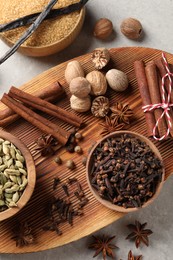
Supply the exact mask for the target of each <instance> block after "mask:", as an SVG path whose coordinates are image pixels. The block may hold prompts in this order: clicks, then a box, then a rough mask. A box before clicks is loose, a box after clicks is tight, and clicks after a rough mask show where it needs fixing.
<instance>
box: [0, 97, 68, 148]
mask: <svg viewBox="0 0 173 260" xmlns="http://www.w3.org/2000/svg"><path fill="white" fill-rule="evenodd" d="M1 101H2V102H3V103H4V104H5V105H7V106H8V107H10V108H11V109H13V110H14V111H15V112H16V113H17V114H18V115H20V116H21V117H23V118H24V119H25V120H26V121H28V122H30V123H31V124H32V125H34V126H36V127H37V128H39V129H40V130H41V131H43V132H45V133H46V134H51V135H52V136H53V137H55V138H56V139H57V140H58V141H59V142H60V143H61V144H63V145H65V144H66V143H67V141H68V138H69V136H70V133H69V132H67V131H65V130H64V129H62V128H60V127H58V126H55V124H53V123H52V122H50V121H49V120H47V119H45V118H44V117H42V116H40V115H38V114H36V113H35V112H33V111H32V110H31V109H29V108H27V107H25V106H24V105H22V104H21V103H19V102H17V101H15V100H13V99H12V98H11V97H9V96H8V95H7V94H4V95H3V97H2V99H1Z"/></svg>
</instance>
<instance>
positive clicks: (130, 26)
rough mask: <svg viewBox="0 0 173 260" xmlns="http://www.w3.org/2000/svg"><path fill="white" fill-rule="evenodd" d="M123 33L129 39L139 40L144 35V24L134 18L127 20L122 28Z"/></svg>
mask: <svg viewBox="0 0 173 260" xmlns="http://www.w3.org/2000/svg"><path fill="white" fill-rule="evenodd" d="M120 29H121V32H122V33H123V34H124V35H125V36H126V37H127V38H129V39H132V40H134V39H138V38H139V37H140V36H141V34H142V30H143V28H142V24H141V23H140V21H138V20H137V19H134V18H131V17H130V18H126V19H124V20H123V21H122V23H121V26H120Z"/></svg>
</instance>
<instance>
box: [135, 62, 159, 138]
mask: <svg viewBox="0 0 173 260" xmlns="http://www.w3.org/2000/svg"><path fill="white" fill-rule="evenodd" d="M134 69H135V75H136V79H137V83H138V87H139V91H140V95H141V98H142V104H143V106H146V105H150V104H151V98H150V94H149V89H148V82H147V78H146V74H145V66H144V62H143V61H135V62H134ZM145 120H146V124H147V132H148V136H153V128H154V126H155V124H156V121H155V118H154V114H153V112H146V113H145Z"/></svg>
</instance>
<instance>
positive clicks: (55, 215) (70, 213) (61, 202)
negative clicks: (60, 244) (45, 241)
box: [43, 177, 88, 235]
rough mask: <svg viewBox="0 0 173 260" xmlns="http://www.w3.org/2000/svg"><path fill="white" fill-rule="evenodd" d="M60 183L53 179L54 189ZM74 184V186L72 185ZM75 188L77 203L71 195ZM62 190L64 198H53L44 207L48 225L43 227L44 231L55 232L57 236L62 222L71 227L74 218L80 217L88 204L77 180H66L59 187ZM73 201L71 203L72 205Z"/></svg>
mask: <svg viewBox="0 0 173 260" xmlns="http://www.w3.org/2000/svg"><path fill="white" fill-rule="evenodd" d="M57 182H58V184H59V183H60V179H58V178H57V179H54V185H55V187H56V185H57ZM73 184H75V185H73ZM76 186H77V190H76V191H75V192H76V194H77V197H78V200H79V201H78V200H77V203H76V200H75V201H73V200H74V198H72V194H73V193H75V192H74V191H73V188H74V187H76ZM61 188H62V189H63V190H64V195H65V197H66V198H59V197H53V199H52V200H51V201H50V202H49V203H48V204H47V205H46V208H45V211H46V212H47V217H48V224H47V225H45V226H43V230H44V231H55V232H56V233H57V234H58V235H61V234H62V231H61V230H60V228H59V225H60V224H61V223H64V222H68V223H69V224H70V225H71V226H72V225H73V218H74V216H82V215H83V213H84V212H83V208H84V206H85V205H86V204H87V203H88V199H87V198H86V197H85V194H84V191H83V190H82V186H81V184H80V183H79V181H78V180H77V178H75V177H73V178H68V179H67V180H66V181H65V183H63V184H62V185H61ZM72 201H73V203H72Z"/></svg>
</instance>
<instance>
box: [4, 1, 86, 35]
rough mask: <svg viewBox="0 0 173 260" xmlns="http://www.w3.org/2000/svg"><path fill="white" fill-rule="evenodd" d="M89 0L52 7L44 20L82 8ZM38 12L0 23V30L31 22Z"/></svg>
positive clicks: (11, 28)
mask: <svg viewBox="0 0 173 260" xmlns="http://www.w3.org/2000/svg"><path fill="white" fill-rule="evenodd" d="M88 1H89V0H80V1H79V2H78V3H75V4H71V5H68V6H65V7H62V8H59V9H53V10H51V11H50V13H49V14H48V15H47V16H46V17H45V20H47V19H52V18H56V17H58V16H60V15H65V14H70V13H72V12H75V11H79V10H80V9H82V7H83V6H84V5H85V4H86V3H87V2H88ZM39 14H40V13H35V14H29V15H26V16H23V17H20V18H18V19H16V20H14V21H11V22H8V23H6V24H1V25H0V32H6V31H9V30H13V29H16V28H19V27H22V26H25V25H29V24H31V23H33V22H34V21H35V20H36V18H37V17H38V15H39Z"/></svg>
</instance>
